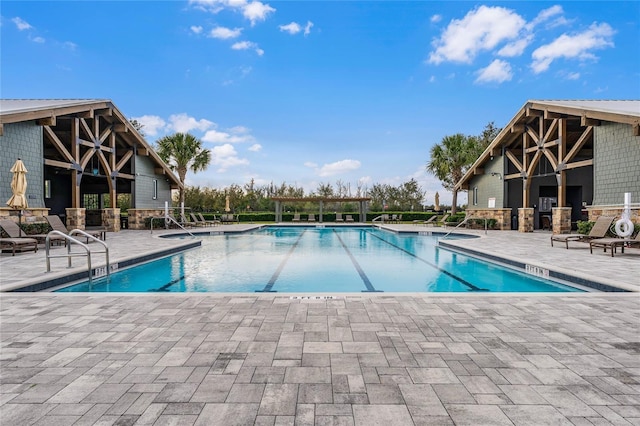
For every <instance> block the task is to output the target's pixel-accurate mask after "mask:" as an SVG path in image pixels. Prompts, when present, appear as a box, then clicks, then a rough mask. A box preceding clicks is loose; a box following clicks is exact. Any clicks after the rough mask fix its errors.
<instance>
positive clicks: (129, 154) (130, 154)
mask: <svg viewBox="0 0 640 426" xmlns="http://www.w3.org/2000/svg"><path fill="white" fill-rule="evenodd" d="M131 157H133V150H130V151H127V152H126V153H125V154H124V155H123V156H122V158H121V159H120V161H118V164H116V166H115V167H114V170H115V171H117V172H120V170H122V167H123V166H124V165H125V164H127V162H128V161H129V159H130V158H131Z"/></svg>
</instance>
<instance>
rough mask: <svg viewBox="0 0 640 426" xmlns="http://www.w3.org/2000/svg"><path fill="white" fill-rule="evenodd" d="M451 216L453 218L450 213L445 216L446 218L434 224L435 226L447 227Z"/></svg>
mask: <svg viewBox="0 0 640 426" xmlns="http://www.w3.org/2000/svg"><path fill="white" fill-rule="evenodd" d="M449 216H451V215H450V214H449V213H447V214H445V215H444V216H442V219H440V220H437V221H436V223H434V224H433V225H434V226H443V225H444V226H446V222H447V219H449Z"/></svg>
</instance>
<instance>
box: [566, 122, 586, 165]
mask: <svg viewBox="0 0 640 426" xmlns="http://www.w3.org/2000/svg"><path fill="white" fill-rule="evenodd" d="M592 134H593V126H589V127H587V128H586V129H584V132H582V135H580V138H579V139H578V141H577V142H576V143H575V144H574V145H573V147H572V148H571V150H570V151H569V152H568V153H567V155H566V156H565V158H564V162H565V163H568V162H569V161H571V160H573V157H575V156H576V154H577V153H578V152H579V151H580V150H581V149H582V147H583V146H584V144H585V143H586V142H587V140H588V139H589V137H590V136H591V135H592Z"/></svg>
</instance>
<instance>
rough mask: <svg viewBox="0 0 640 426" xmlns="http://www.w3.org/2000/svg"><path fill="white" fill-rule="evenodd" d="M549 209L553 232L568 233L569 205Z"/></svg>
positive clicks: (569, 230)
mask: <svg viewBox="0 0 640 426" xmlns="http://www.w3.org/2000/svg"><path fill="white" fill-rule="evenodd" d="M551 211H552V215H553V233H554V234H570V233H571V207H553V208H552V209H551Z"/></svg>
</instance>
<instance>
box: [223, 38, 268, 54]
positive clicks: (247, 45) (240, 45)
mask: <svg viewBox="0 0 640 426" xmlns="http://www.w3.org/2000/svg"><path fill="white" fill-rule="evenodd" d="M231 48H232V49H233V50H249V49H254V50H255V52H256V53H257V54H258V56H262V55H264V50H262V49H260V48H259V47H258V45H257V44H256V43H254V42H252V41H238V42H236V43H233V44H232V45H231Z"/></svg>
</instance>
